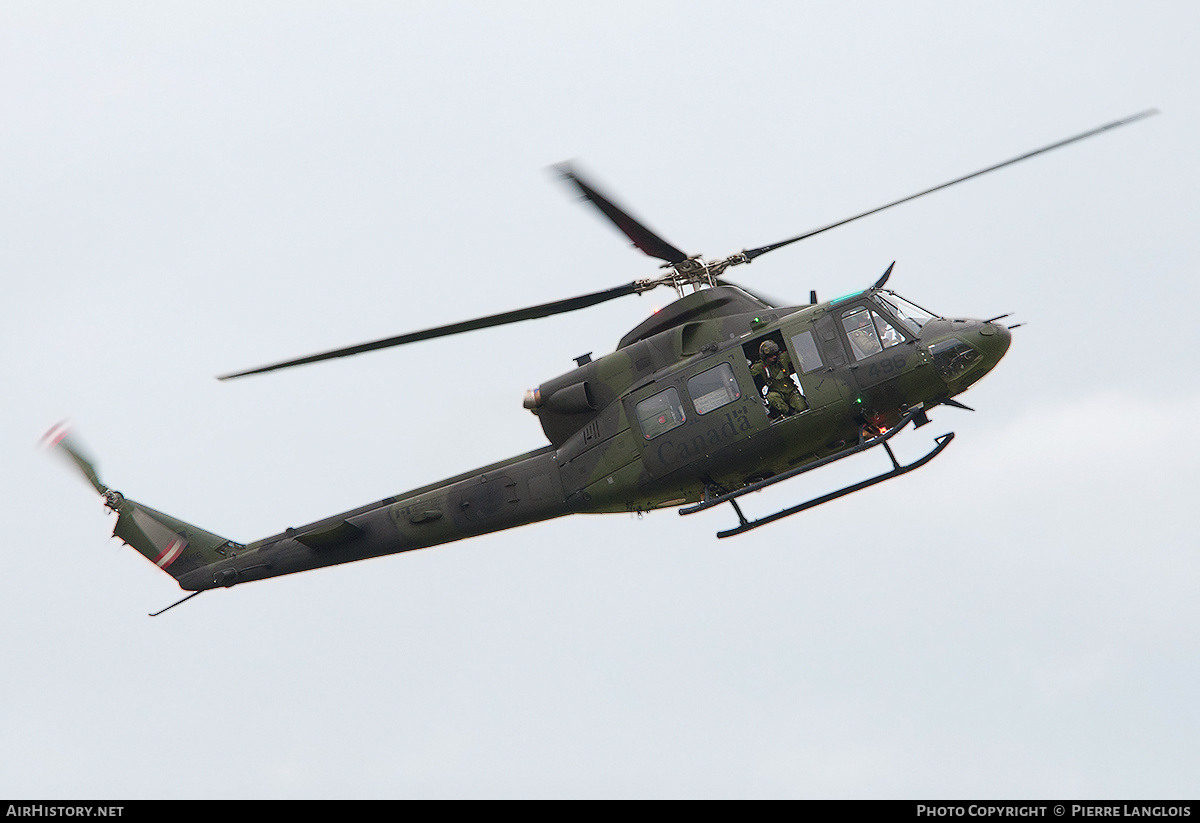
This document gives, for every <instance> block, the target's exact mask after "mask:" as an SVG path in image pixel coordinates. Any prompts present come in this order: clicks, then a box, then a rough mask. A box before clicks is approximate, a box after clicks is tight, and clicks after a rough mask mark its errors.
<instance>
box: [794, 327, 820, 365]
mask: <svg viewBox="0 0 1200 823" xmlns="http://www.w3.org/2000/svg"><path fill="white" fill-rule="evenodd" d="M792 349H793V350H794V351H795V352H796V357H798V358H800V373H801V374H808V373H809V372H810V371H816V370H817V369H819V368H821V366H822V365H823V364H822V363H821V354H820V352H818V351H817V341H816V340H814V339H813V333H812V332H810V331H803V332H800V333H799V334H797V335H796V336H795V337H793V338H792Z"/></svg>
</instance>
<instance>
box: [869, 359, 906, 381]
mask: <svg viewBox="0 0 1200 823" xmlns="http://www.w3.org/2000/svg"><path fill="white" fill-rule="evenodd" d="M906 362H907V361H906V360H905V358H904V355H902V354H897V355H895V356H893V357H890V358H888V359H886V360H876V361H875V362H874V363H872V364H871V368H869V369H867V376H868V377H880V378H882V377H888V376H889V375H893V374H896V373H897V372H899V371H901V370H902V369H903V368H904V365H905V363H906Z"/></svg>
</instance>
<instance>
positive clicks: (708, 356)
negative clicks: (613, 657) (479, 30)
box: [47, 110, 1157, 614]
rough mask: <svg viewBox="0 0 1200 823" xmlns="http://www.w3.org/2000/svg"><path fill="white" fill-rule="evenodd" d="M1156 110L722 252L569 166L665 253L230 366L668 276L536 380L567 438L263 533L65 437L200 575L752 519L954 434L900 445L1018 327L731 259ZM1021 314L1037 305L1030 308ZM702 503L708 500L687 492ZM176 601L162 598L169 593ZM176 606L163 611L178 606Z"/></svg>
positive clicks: (168, 563) (147, 538) (179, 572)
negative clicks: (186, 500) (603, 519)
mask: <svg viewBox="0 0 1200 823" xmlns="http://www.w3.org/2000/svg"><path fill="white" fill-rule="evenodd" d="M1155 113H1157V112H1156V111H1155V110H1149V111H1145V112H1141V113H1139V114H1136V115H1134V116H1132V117H1128V118H1125V119H1123V120H1118V121H1115V122H1113V123H1109V124H1107V125H1104V126H1101V127H1100V128H1097V129H1093V130H1091V131H1088V132H1085V133H1083V134H1080V135H1076V136H1075V137H1071V138H1068V139H1066V140H1062V141H1059V142H1057V143H1054V144H1052V145H1049V146H1045V147H1043V148H1040V149H1037V150H1035V151H1031V152H1028V153H1026V154H1023V155H1021V156H1019V157H1015V158H1013V159H1011V160H1006V161H1004V162H1003V163H998V164H996V165H994V166H989V167H988V168H986V169H982V170H980V171H977V172H973V173H972V174H968V175H965V176H963V177H959V178H956V179H955V180H951V181H949V182H947V183H943V184H941V185H939V186H935V187H933V188H930V189H926V190H925V191H922V192H919V193H917V194H914V195H910V196H909V197H905V198H903V199H900V200H896V201H893V202H891V203H888V204H886V205H883V206H880V207H878V208H875V209H871V210H870V211H866V212H863V213H861V214H857V215H855V216H853V217H849V218H846V219H844V220H839V221H838V222H836V223H831V224H829V225H827V226H822V227H821V228H818V229H814V230H812V231H809V232H806V233H804V234H801V235H799V236H797V237H793V238H790V239H788V240H784V241H782V242H779V243H775V244H773V245H769V246H762V247H759V248H756V249H751V250H749V251H743V252H741V253H740V254H735V255H733V256H731V257H727V258H725V259H723V260H719V261H716V262H705V261H704V260H702V259H701V258H700V257H699V256H689V255H687V254H685V253H684V252H682V251H680V250H679V249H678V248H676V247H675V246H673V245H671V244H670V243H668V242H666V241H665V240H663V239H662V238H661V237H659V236H658V235H657V234H655V233H654V232H652V231H651V230H650V229H648V228H646V226H645V225H644V224H642V223H640V222H639V221H637V220H635V219H634V218H633V217H631V216H630V214H629V213H628V212H627V211H625V210H623V209H621V208H619V207H618V206H616V205H615V204H614V203H613V202H612V200H610V199H609V198H607V197H605V196H604V195H603V194H601V193H600V192H599V191H597V190H596V189H595V188H594V187H593V186H591V185H589V184H588V183H587V182H585V181H584V179H583V178H581V177H580V176H579V174H577V173H576V172H575V171H574V170H573V169H571V168H570V167H568V166H560V167H559V171H560V172H561V173H562V175H563V176H564V178H565V179H566V180H568V181H569V182H570V183H571V184H573V185H574V186H575V187H576V188H577V189H578V191H579V192H580V193H581V195H582V197H583V198H585V199H587V200H588V201H590V202H591V203H593V204H594V205H595V206H596V207H597V208H599V210H600V211H601V212H602V213H603V214H604V215H605V216H607V217H608V218H609V219H610V220H612V221H613V223H615V224H616V226H617V227H618V228H619V229H620V230H621V231H623V232H624V233H625V234H626V235H627V236H628V237H629V239H630V240H631V241H632V242H633V244H634V246H636V247H637V248H639V249H641V250H642V251H643V252H645V253H646V254H648V255H650V256H652V257H656V258H659V259H661V260H663V261H665V262H664V264H663V266H662V269H663V270H664V271H665V273H664V274H663V275H662V276H660V277H658V278H654V279H648V280H637V281H634V282H632V283H628V284H626V285H623V286H618V287H616V288H613V289H608V290H605V291H600V292H595V293H592V294H587V295H582V296H579V297H574V298H570V299H567V300H559V301H556V302H553V303H546V304H542V305H539V306H532V307H529V308H525V309H520V310H517V311H511V312H506V313H503V314H497V315H493V316H490V317H484V318H480V319H476V320H470V321H466V322H463V323H456V324H452V325H448V326H441V327H438V328H433V329H427V330H424V331H420V332H415V333H412V334H406V335H402V336H399V337H392V338H388V339H386V340H378V341H375V342H372V343H365V344H362V345H358V346H352V347H348V348H344V349H338V350H336V351H330V352H324V353H321V354H316V355H312V356H310V357H304V358H299V359H296V360H290V361H286V362H282V363H275V364H273V365H270V366H264V367H262V368H257V369H252V370H249V371H244V372H239V373H236V374H230V375H226V376H225V377H222V378H221V379H229V378H234V377H243V376H246V375H250V374H258V373H261V372H267V371H272V370H274V369H281V368H286V367H290V366H298V365H301V364H305V363H313V362H317V361H321V360H327V359H331V358H335V357H344V356H347V355H352V354H358V353H361V352H366V351H371V350H374V349H381V348H386V347H389V346H398V345H402V344H405V343H413V342H417V341H421V340H429V339H432V338H437V337H443V336H446V335H451V334H458V333H460V332H466V331H474V330H477V329H483V328H487V327H491V326H499V325H503V324H507V323H515V322H519V321H522V320H531V319H534V318H539V317H547V316H550V315H553V314H561V313H564V312H571V311H577V310H579V309H583V308H586V307H588V306H594V305H596V304H599V303H602V302H605V301H607V300H613V299H616V298H618V297H623V296H626V295H630V294H640V293H642V292H645V291H649V290H650V289H654V288H657V287H659V286H664V285H666V286H671V287H673V288H674V289H675V290H676V292H677V293H678V295H679V299H678V300H676V301H675V302H674V303H672V304H670V305H669V306H667V307H666V308H665V309H663V310H661V311H659V312H657V313H655V314H654V315H652V316H651V317H650V318H648V319H647V320H645V321H644V322H643V323H641V324H640V325H638V326H637V327H636V328H635V329H633V330H632V331H630V332H629V333H628V334H626V335H625V336H624V337H622V338H621V341H620V342H619V343H618V344H617V348H616V351H614V352H612V353H610V354H607V355H604V356H603V357H600V358H598V359H595V360H592V359H591V357H590V355H585V356H583V357H580V358H577V359H576V363H577V368H575V369H574V370H572V371H570V372H568V373H567V374H564V375H562V376H560V377H556V378H554V379H553V380H549V381H547V382H545V383H543V384H542V385H541V386H539V387H538V388H537V389H534V390H531V391H529V392H528V393H527V394H526V397H525V402H524V405H525V408H527V409H529V410H530V411H532V412H533V413H534V414H535V415H537V417H538V420H539V421H540V422H541V425H542V428H543V430H544V431H545V433H546V437H547V438H548V439H549V441H550V443H549V445H546V446H544V447H542V448H540V449H537V450H535V451H532V452H529V453H527V454H522V455H519V456H517V457H513V458H510V459H508V460H504V461H501V462H499V463H494V464H492V465H490V466H484V467H482V468H479V469H475V470H474V471H471V472H467V473H465V474H461V475H458V476H457V477H451V478H449V479H447V480H442V481H441V482H438V483H433V484H431V485H428V486H424V487H422V488H419V489H414V490H412V491H409V492H405V493H404V494H400V495H396V496H395V497H389V498H386V499H384V500H380V501H378V502H375V503H371V504H370V505H367V506H363V507H362V508H359V509H355V510H354V511H349V512H345V513H343V514H339V515H335V516H333V517H330V518H327V519H325V520H320V521H317V522H315V523H312V524H309V525H307V526H302V527H300V528H289V529H287V530H286V531H284V532H282V533H281V534H276V535H274V536H271V537H267V538H264V539H262V540H257V541H254V542H252V543H248V544H241V543H236V542H234V541H232V540H228V539H226V538H224V537H220V536H218V535H215V534H211V533H209V532H207V531H204V530H203V529H199V528H197V527H195V526H193V525H191V524H189V523H185V522H183V521H182V520H178V519H176V518H174V517H171V516H170V515H167V514H163V513H162V512H159V511H155V510H154V509H151V508H149V507H148V506H144V505H142V504H140V503H136V502H134V501H133V500H129V499H127V498H125V497H124V496H123V495H122V494H121V493H120V492H118V491H115V490H113V489H110V488H109V487H108V486H105V485H104V484H103V483H101V482H100V480H99V478H98V476H97V474H96V472H95V470H94V468H93V466H92V464H91V462H90V461H89V460H88V459H87V458H85V457H84V456H83V455H82V453H81V451H80V450H79V448H78V447H76V446H75V445H73V444H72V442H71V441H70V439H69V438H68V437H67V436H66V431H65V429H63V428H61V427H60V428H57V429H56V430H52V431H51V432H50V434H48V435H47V440H48V442H50V443H52V444H54V445H56V446H57V447H59V448H60V449H62V450H63V451H65V452H66V454H68V455H69V456H70V457H71V459H72V460H73V461H74V462H75V463H76V465H77V466H78V467H79V468H80V469H81V470H82V472H83V474H84V475H85V476H86V477H87V479H88V480H89V481H90V482H91V484H92V486H93V487H95V489H96V491H98V492H99V493H100V494H101V495H102V496H103V498H104V504H105V506H107V507H108V508H109V509H111V510H112V511H114V512H116V513H117V515H118V516H117V522H116V527H115V529H114V534H115V535H116V536H117V537H119V538H121V540H123V541H124V542H125V543H127V544H129V545H130V546H132V547H133V548H134V549H136V550H137V551H139V552H140V553H141V554H142V555H144V556H145V557H146V558H147V559H149V560H150V561H151V562H152V563H154V564H155V565H157V566H158V567H159V568H161V569H162V570H163V571H164V572H166V573H167V574H170V575H171V576H172V577H174V578H175V579H176V580H177V581H178V583H179V586H180V587H181V588H182V589H184V590H185V591H190V592H192V594H190V595H188V596H187V597H185V598H183V600H180V601H178V602H177V603H175V604H172V606H168V607H167V608H172V607H173V606H174V605H178V604H179V603H182V602H184V601H186V600H188V599H189V598H191V597H195V596H196V595H197V594H200V593H202V592H204V591H207V590H209V589H213V588H217V587H230V586H235V585H238V584H240V583H248V582H251V581H254V580H262V579H265V578H268V577H278V576H279V575H284V574H292V573H294V572H300V571H306V570H309V569H315V568H320V567H323V566H331V565H335V564H338V563H347V562H351V561H355V560H364V559H367V558H370V557H379V556H381V555H387V554H394V553H396V552H403V551H410V550H412V549H421V548H426V547H429V546H436V545H439V544H442V543H449V542H451V541H454V540H461V539H462V538H464V537H474V536H476V535H481V534H486V533H488V532H495V531H500V530H502V529H509V528H513V527H514V526H521V525H525V524H528V523H533V522H536V521H539V520H547V519H550V518H555V517H561V516H563V515H567V514H579V513H599V512H643V511H648V510H651V509H659V508H664V507H668V506H684V508H681V509H680V511H679V513H680V514H683V515H687V514H693V513H695V512H699V511H702V510H705V509H709V508H712V507H714V506H718V505H722V504H725V503H728V504H730V507H731V508H732V509H733V511H734V513H735V514H736V515H737V518H738V525H737V526H735V527H734V528H731V529H729V530H727V531H722V532H718V534H717V536H718V537H729V536H732V535H735V534H741V533H743V532H746V531H749V530H751V529H754V528H758V527H759V526H763V525H765V524H767V523H770V522H773V521H775V520H778V519H780V518H783V517H787V516H789V515H792V514H796V513H798V512H801V511H804V510H806V509H809V508H812V507H813V506H816V505H819V504H821V503H824V502H827V501H830V500H833V499H836V498H838V497H842V496H844V495H847V494H850V493H852V492H855V491H859V490H861V489H864V488H866V487H868V486H872V485H875V484H877V483H882V482H883V481H885V480H889V479H892V478H894V477H898V476H899V475H902V474H905V473H907V472H910V471H912V470H914V469H917V468H920V467H921V466H923V465H925V464H926V463H928V462H929V461H930V460H932V459H933V458H934V457H936V456H938V455H939V454H941V452H942V451H943V450H944V449H945V448H946V447H947V446H948V445H949V444H950V442H951V441H952V440H953V438H954V434H953V433H948V434H944V435H942V436H940V437H937V438H935V441H934V446H933V448H932V449H931V450H930V451H929V452H928V453H926V454H925V455H924V456H923V457H921V458H920V459H918V460H916V461H914V462H912V463H908V464H905V465H902V464H901V463H900V462H899V461H897V459H896V457H895V455H894V453H893V452H892V450H891V447H890V446H889V444H888V441H889V440H890V439H891V438H892V437H893V436H895V435H896V434H897V433H898V432H900V431H901V430H902V429H903V428H904V427H905V426H907V425H908V424H909V423H912V424H913V426H914V427H915V428H919V427H921V426H924V425H925V424H927V423H928V422H929V417H928V414H929V411H930V410H931V409H932V408H933V407H935V406H938V405H949V406H956V407H959V408H963V409H968V408H969V407H967V406H964V405H963V404H961V403H960V402H959V401H957V400H955V399H954V398H955V397H956V396H957V395H959V394H961V393H962V392H964V391H966V389H967V388H969V387H970V386H971V385H972V384H974V383H975V382H976V381H978V380H979V379H980V378H981V377H983V376H984V375H985V374H987V373H988V372H989V371H990V370H991V369H992V368H993V367H994V366H995V365H996V364H997V363H998V362H999V361H1000V358H1001V357H1003V356H1004V354H1005V352H1006V351H1007V350H1008V346H1009V343H1010V340H1011V335H1010V329H1011V328H1015V326H1005V325H1003V324H1001V323H999V322H998V321H1000V320H1002V319H1003V318H1004V317H1006V316H1007V315H1001V316H1000V317H994V318H991V319H990V320H962V319H949V318H945V317H941V316H938V315H937V314H934V313H933V312H932V311H928V310H926V309H924V308H921V307H920V306H918V305H917V304H915V303H912V302H910V301H908V300H906V299H905V298H903V297H901V296H899V295H898V294H896V293H895V292H893V291H891V290H888V289H885V288H884V287H885V285H886V283H887V280H888V277H889V275H890V274H891V272H892V266H894V265H895V264H894V263H893V264H892V266H889V267H888V268H887V271H885V272H884V273H883V275H882V276H881V277H880V278H879V279H878V280H877V281H876V282H875V283H874V284H873V285H872V286H871V287H870V288H868V289H866V290H865V291H861V292H858V293H856V294H851V295H847V296H845V297H840V298H838V299H836V300H831V301H828V302H823V303H822V302H818V300H817V297H816V293H815V292H812V293H810V303H809V304H808V305H800V306H773V305H771V304H770V303H769V302H768V301H766V300H764V299H762V298H761V297H757V296H755V295H753V294H752V293H750V292H749V291H747V290H745V289H742V288H740V287H738V286H734V285H731V284H729V283H728V282H726V281H724V280H722V279H721V278H722V276H723V275H724V273H725V272H726V270H727V269H729V268H731V267H733V266H738V265H741V264H744V263H749V262H751V261H752V260H754V259H755V258H756V257H759V256H760V255H763V254H765V253H767V252H769V251H773V250H775V249H778V248H782V247H783V246H787V245H790V244H791V243H795V242H797V241H799V240H803V239H805V238H807V237H812V236H813V235H815V234H820V233H821V232H824V231H828V230H829V229H832V228H835V227H837V226H841V225H844V224H846V223H849V222H851V221H853V220H858V219H859V218H862V217H866V216H867V215H870V214H874V213H875V212H878V211H882V210H883V209H887V208H890V207H892V206H895V205H899V204H900V203H904V202H907V201H909V200H912V199H915V198H917V197H921V196H923V195H926V194H929V193H931V192H934V191H937V190H939V189H943V188H946V187H947V186H951V185H954V184H956V183H961V182H963V181H965V180H969V179H971V178H972V177H977V176H979V175H981V174H985V173H987V172H990V171H994V170H996V169H999V168H1002V167H1004V166H1008V165H1011V164H1013V163H1017V162H1020V161H1021V160H1025V159H1028V158H1030V157H1033V156H1035V155H1038V154H1041V153H1043V152H1047V151H1050V150H1051V149H1055V148H1058V147H1060V146H1065V145H1067V144H1069V143H1073V142H1075V141H1078V140H1082V139H1084V138H1087V137H1091V136H1093V135H1096V134H1099V133H1101V132H1103V131H1106V130H1108V129H1112V128H1116V127H1117V126H1122V125H1125V124H1127V123H1132V122H1134V121H1136V120H1140V119H1142V118H1145V117H1148V116H1150V115H1152V114H1155ZM1018 325H1019V324H1018ZM877 447H882V448H883V449H884V451H885V452H886V453H887V455H888V457H889V458H890V460H891V464H892V468H891V469H890V470H888V471H885V472H884V473H882V474H880V475H877V476H875V477H872V478H869V479H867V480H864V481H862V482H860V483H856V484H853V485H850V486H847V487H846V488H842V489H839V490H837V491H834V492H831V493H829V494H826V495H823V496H820V497H817V498H815V499H812V500H808V501H806V502H803V503H800V504H798V505H795V506H792V507H789V508H786V509H783V510H782V511H779V512H776V513H775V514H772V515H769V516H766V517H763V518H760V519H757V520H747V519H746V517H745V516H744V515H743V513H742V510H741V508H740V507H739V506H738V498H739V497H741V496H742V495H745V494H749V493H751V492H754V491H758V490H760V489H763V488H765V487H767V486H769V485H772V484H775V483H778V482H780V481H783V480H786V479H789V478H791V477H795V476H796V475H799V474H802V473H804V472H808V471H812V470H813V469H816V468H820V467H821V466H825V465H827V464H829V463H831V462H833V461H835V460H840V459H842V458H845V457H849V456H851V455H854V454H859V453H861V452H864V451H866V450H868V449H873V448H877ZM687 504H690V505H687ZM166 610H167V609H163V610H162V611H166ZM162 611H160V612H156V613H155V614H161V613H162Z"/></svg>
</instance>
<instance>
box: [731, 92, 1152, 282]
mask: <svg viewBox="0 0 1200 823" xmlns="http://www.w3.org/2000/svg"><path fill="white" fill-rule="evenodd" d="M1154 114H1158V109H1147V110H1146V111H1143V112H1138V113H1137V114H1135V115H1133V116H1132V117H1126V118H1125V119H1124V120H1117V121H1114V122H1112V123H1108V124H1106V125H1103V126H1100V127H1099V128H1096V129H1092V130H1091V131H1085V132H1084V133H1083V134H1077V135H1075V136H1074V137H1068V138H1067V139H1066V140H1060V141H1058V142H1057V143H1051V144H1050V145H1049V146H1043V147H1042V148H1040V149H1034V150H1033V151H1031V152H1026V153H1025V154H1022V155H1021V156H1020V157H1014V158H1012V159H1011V160H1005V161H1004V162H1003V163H997V164H996V165H994V166H988V167H987V168H986V169H980V170H979V171H976V172H971V173H970V174H968V175H964V176H963V177H957V178H955V179H954V180H951V181H950V182H948V183H942V184H941V185H940V186H934V187H933V188H931V189H925V191H920V192H917V193H916V194H910V195H909V196H908V197H904V198H902V199H900V200H894V201H892V202H891V203H888V204H887V205H884V206H879V207H878V208H874V209H871V210H870V211H865V212H863V213H862V214H856V215H854V216H853V217H847V218H846V219H845V220H839V221H837V222H836V223H830V224H829V225H828V226H822V227H821V228H819V229H813V230H812V231H808V232H805V233H804V234H802V235H800V236H799V237H793V238H791V239H790V240H784V241H783V242H781V243H773V244H772V245H770V246H760V247H759V248H757V249H751V250H749V251H745V252H742V253H743V254H744V255H745V256H746V259H747V260H753V259H754V258H755V257H758V256H759V255H760V254H766V253H767V252H769V251H774V250H775V249H779V248H783V247H784V246H787V245H790V244H792V243H795V242H797V241H799V240H804V239H805V238H807V237H812V236H813V235H814V234H820V233H821V232H824V231H829V230H830V229H835V228H837V227H838V226H844V225H846V224H847V223H850V222H852V221H854V220H858V219H859V218H860V217H866V216H867V215H870V214H875V213H876V212H881V211H883V210H884V209H890V208H891V207H892V206H898V205H900V204H901V203H907V202H908V201H909V200H916V199H917V198H918V197H924V196H925V195H927V194H932V193H933V192H935V191H939V190H941V189H944V188H947V187H949V186H953V185H955V184H956V183H962V182H963V181H965V180H970V179H971V178H972V177H978V176H979V175H981V174H987V173H988V172H989V171H995V170H996V169H1002V168H1004V167H1005V166H1011V165H1012V164H1013V163H1019V162H1021V161H1022V160H1028V159H1029V158H1030V157H1034V156H1036V155H1039V154H1042V153H1044V152H1048V151H1051V150H1052V149H1057V148H1060V147H1062V146H1065V145H1067V144H1069V143H1074V142H1076V141H1077V140H1083V139H1085V138H1087V137H1093V136H1095V135H1097V134H1100V133H1101V132H1105V131H1108V130H1109V129H1115V128H1116V127H1117V126H1124V125H1126V124H1128V123H1133V122H1135V121H1137V120H1141V119H1143V118H1145V117H1150V116H1151V115H1154Z"/></svg>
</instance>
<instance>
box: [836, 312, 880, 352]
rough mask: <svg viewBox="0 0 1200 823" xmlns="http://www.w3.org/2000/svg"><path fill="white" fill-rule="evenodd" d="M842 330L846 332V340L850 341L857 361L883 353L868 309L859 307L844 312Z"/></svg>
mask: <svg viewBox="0 0 1200 823" xmlns="http://www.w3.org/2000/svg"><path fill="white" fill-rule="evenodd" d="M842 328H844V329H845V330H846V338H847V339H848V340H849V341H850V350H851V351H852V352H853V353H854V359H855V360H865V359H866V358H868V357H870V356H871V355H873V354H879V353H880V352H881V351H883V344H881V343H880V342H879V334H878V333H877V332H876V331H875V326H874V324H873V323H872V322H871V312H870V311H868V310H867V309H866V307H864V306H858V307H857V308H853V309H850V310H849V311H847V312H844V313H843V314H842Z"/></svg>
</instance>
